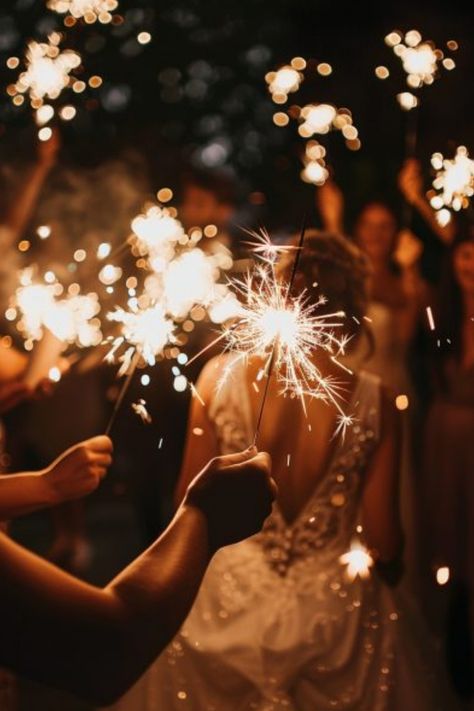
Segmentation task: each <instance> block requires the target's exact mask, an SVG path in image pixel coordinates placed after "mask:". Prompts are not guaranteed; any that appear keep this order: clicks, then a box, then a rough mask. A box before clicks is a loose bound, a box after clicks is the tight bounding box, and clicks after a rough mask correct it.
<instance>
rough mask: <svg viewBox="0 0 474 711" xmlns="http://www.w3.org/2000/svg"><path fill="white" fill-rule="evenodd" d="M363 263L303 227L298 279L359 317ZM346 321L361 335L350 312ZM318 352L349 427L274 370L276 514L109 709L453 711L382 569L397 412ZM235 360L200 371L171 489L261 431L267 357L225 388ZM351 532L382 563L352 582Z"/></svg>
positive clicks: (214, 576) (372, 382)
mask: <svg viewBox="0 0 474 711" xmlns="http://www.w3.org/2000/svg"><path fill="white" fill-rule="evenodd" d="M292 267H293V258H292V257H290V258H285V257H284V258H283V260H282V263H281V265H280V267H279V274H280V275H281V276H283V277H284V278H285V279H286V280H288V279H289V275H290V272H291V270H292ZM367 273H368V270H367V263H366V260H365V258H364V257H363V255H362V254H361V252H360V251H359V250H358V249H357V248H356V247H355V246H354V245H353V244H351V243H350V242H349V241H348V240H346V239H344V238H343V237H339V236H337V235H335V234H332V233H318V232H315V231H308V232H307V233H306V239H305V245H304V250H303V251H302V252H301V255H300V261H299V265H298V272H297V275H296V279H295V283H294V287H295V291H296V293H301V292H302V291H303V290H304V289H305V290H306V291H307V294H308V299H309V300H310V302H311V303H317V302H318V298H319V296H320V294H324V296H326V297H327V299H328V303H327V307H326V308H327V309H328V310H329V311H330V312H333V311H338V310H344V311H345V312H346V313H348V314H351V315H353V316H354V317H357V320H358V321H359V322H361V323H363V317H364V314H365V310H366V306H367V296H366V278H367ZM315 284H317V287H315ZM320 313H322V312H321V311H320ZM347 324H348V326H347V327H348V328H349V330H350V332H351V333H352V335H354V337H355V335H356V332H357V330H358V329H357V326H356V322H355V321H354V320H348V322H347ZM311 357H312V359H313V361H314V363H315V364H317V367H318V368H319V369H320V371H321V373H322V375H323V377H328V378H336V379H337V381H338V383H339V384H340V385H341V387H342V388H344V390H345V392H346V393H347V403H346V409H347V412H348V413H350V414H351V415H353V416H354V422H355V424H354V426H353V427H350V428H349V429H348V431H347V432H346V433H345V436H343V435H342V434H341V433H340V432H339V433H336V434H335V429H336V426H337V412H335V409H334V408H332V407H331V406H330V405H328V404H327V403H325V402H323V401H322V400H320V399H317V398H313V399H311V398H310V397H308V398H307V400H306V412H305V413H304V412H303V409H302V407H301V403H300V402H299V399H298V398H291V397H286V398H284V397H281V396H279V391H280V384H279V383H277V382H275V380H276V379H275V378H273V379H272V380H271V381H270V382H269V383H268V401H267V404H266V408H265V414H264V417H263V420H262V422H261V427H260V430H259V441H260V442H261V443H262V446H264V447H265V448H267V449H268V451H269V452H270V454H271V457H272V462H273V472H274V477H275V479H276V481H277V484H278V494H277V500H276V504H275V505H274V509H273V512H272V515H271V516H270V518H269V519H268V520H267V521H266V523H265V526H264V528H263V531H262V532H261V533H259V534H257V535H256V536H255V537H253V538H251V539H249V540H248V541H244V542H242V543H239V544H237V545H235V546H232V547H229V548H228V549H226V550H222V551H220V552H219V553H218V554H217V555H216V557H215V558H214V560H213V561H212V564H211V566H210V567H209V569H208V571H207V573H206V576H205V578H204V581H203V584H202V587H201V589H200V591H199V594H198V596H197V598H196V601H195V603H194V606H193V608H192V610H191V612H190V614H189V616H188V618H187V620H186V621H185V623H184V625H183V627H182V629H181V631H180V633H179V634H178V635H177V636H176V637H175V639H174V640H173V642H172V643H171V644H170V645H169V647H168V648H167V650H166V652H165V653H164V654H163V655H162V656H161V657H160V658H159V659H158V660H157V662H156V663H155V664H154V665H153V667H151V669H150V670H149V671H148V672H147V674H145V676H144V677H143V679H141V680H140V682H139V683H138V684H137V685H136V686H135V687H134V688H133V689H132V690H131V691H130V692H129V694H127V695H126V696H125V697H124V698H123V699H122V700H121V701H120V702H119V703H118V704H116V705H115V706H114V711H158V710H161V709H166V711H172V710H173V709H181V708H183V707H186V708H187V709H189V711H202V709H216V711H217V710H218V711H224V710H225V709H229V710H230V709H233V710H235V709H242V710H243V709H261V710H262V711H263V710H265V711H277V709H282V710H283V709H295V710H296V709H297V710H298V711H306V710H307V711H314V710H315V709H330V708H347V709H348V708H354V709H356V708H357V709H358V710H360V711H362V709H367V710H369V709H370V711H381V710H384V711H385V710H386V709H389V708H390V709H397V710H400V711H401V710H402V709H403V710H404V711H423V709H426V711H428V710H429V711H433V709H436V708H441V709H444V710H445V711H447V709H448V706H447V705H443V695H442V693H441V692H440V691H439V689H438V687H437V684H436V674H437V666H436V662H435V661H434V657H433V655H432V653H431V652H430V651H428V647H429V645H428V644H426V645H423V642H422V639H423V634H424V631H423V630H424V628H423V625H422V621H421V619H420V618H419V617H417V616H416V613H415V612H413V613H412V611H411V609H412V605H411V601H409V600H406V599H405V598H404V597H403V595H401V594H398V592H397V591H395V590H393V589H392V588H391V587H390V584H389V582H388V581H390V580H391V581H392V584H393V583H395V581H396V580H397V579H398V578H399V574H400V573H399V570H398V567H399V564H398V561H399V557H400V551H401V546H402V531H401V527H400V520H399V515H398V474H399V467H398V457H399V449H400V440H399V430H400V424H399V416H398V413H397V411H396V410H395V408H394V405H393V400H391V398H389V397H388V396H387V394H386V393H385V390H384V389H383V388H382V386H381V383H380V378H378V377H376V376H374V375H371V374H369V373H367V372H363V371H360V372H357V374H356V375H355V377H353V378H351V379H349V378H348V376H347V374H346V375H345V374H344V371H341V369H339V368H338V367H337V366H336V364H335V363H334V362H333V361H332V360H331V358H330V357H329V355H328V354H327V353H326V352H325V351H323V350H322V349H319V350H317V349H316V350H315V352H314V353H313V354H312V355H311ZM230 358H232V354H227V355H222V356H219V357H217V358H216V359H214V360H212V361H210V362H209V363H208V364H207V365H206V366H205V368H204V370H203V372H202V374H201V376H200V378H199V381H198V383H197V387H198V390H199V392H200V393H201V395H202V398H203V402H204V403H205V404H202V403H200V402H199V401H198V400H195V401H194V402H193V404H192V407H191V412H190V417H189V422H188V436H187V441H186V451H185V457H184V463H183V467H182V471H181V477H180V481H179V485H178V489H177V496H176V498H177V500H179V498H180V497H181V495H182V493H183V491H185V490H186V486H187V485H188V482H189V480H190V479H191V478H192V472H193V470H194V469H195V467H199V466H200V465H201V464H202V463H203V462H204V461H206V459H207V458H208V457H212V456H215V455H217V454H223V453H229V452H234V451H238V450H239V449H240V448H242V446H244V444H245V443H248V442H249V441H252V440H253V437H254V433H255V428H256V422H257V419H258V413H259V408H260V404H261V397H262V394H261V392H260V394H258V393H256V392H255V389H254V388H253V387H252V384H253V383H254V382H255V379H256V378H257V379H258V373H259V372H260V370H261V368H262V364H263V360H262V359H260V358H251V359H250V361H249V362H248V363H245V364H244V363H243V362H242V361H240V362H239V364H238V365H237V366H235V367H234V370H233V372H231V374H230V376H229V377H228V378H227V379H226V380H225V381H224V383H223V384H222V385H221V386H219V388H218V389H217V390H216V382H219V379H220V376H221V375H222V373H223V370H224V369H225V368H226V366H227V365H228V364H229V359H230ZM234 365H235V364H234ZM341 373H342V376H341ZM260 390H262V389H260ZM289 459H290V462H289ZM356 539H359V540H360V541H361V542H363V545H365V546H366V547H367V548H366V549H365V550H366V552H367V553H368V551H369V550H370V558H369V560H371V561H375V566H374V568H373V569H372V570H371V571H370V574H369V570H368V568H367V570H366V571H365V572H366V573H367V577H366V576H365V575H364V576H363V577H359V576H357V575H355V576H354V579H351V576H349V575H348V572H347V570H346V568H345V565H344V564H343V561H344V559H345V556H346V555H347V554H348V552H349V551H350V550H351V547H352V545H353V543H354V541H355V540H356ZM362 550H364V549H362ZM357 554H358V553H356V555H357ZM430 665H432V666H430ZM452 708H453V707H451V706H450V707H449V709H450V711H452Z"/></svg>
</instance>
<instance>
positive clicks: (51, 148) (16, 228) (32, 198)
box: [3, 131, 60, 247]
mask: <svg viewBox="0 0 474 711" xmlns="http://www.w3.org/2000/svg"><path fill="white" fill-rule="evenodd" d="M59 148H60V139H59V133H58V132H57V131H54V132H53V135H52V137H51V138H50V139H49V141H46V142H39V143H38V158H37V161H36V163H35V164H34V165H33V167H32V168H31V169H30V171H29V172H28V174H27V175H26V177H25V180H24V183H23V185H22V186H21V188H20V190H19V192H18V195H16V197H15V199H14V200H13V202H12V205H11V207H10V210H9V211H8V212H7V214H6V215H5V218H4V220H3V224H4V226H5V227H6V228H7V230H8V234H9V241H10V244H9V245H4V246H7V247H8V246H11V245H13V244H14V243H15V242H16V241H18V240H19V239H21V237H22V236H23V234H24V231H25V229H26V227H27V226H28V223H29V221H30V219H31V217H32V215H33V212H34V210H35V208H36V204H37V202H38V198H39V196H40V193H41V190H42V188H43V185H44V183H45V181H46V179H47V177H48V175H49V173H50V171H51V169H52V167H53V166H54V164H55V162H56V158H57V154H58V151H59Z"/></svg>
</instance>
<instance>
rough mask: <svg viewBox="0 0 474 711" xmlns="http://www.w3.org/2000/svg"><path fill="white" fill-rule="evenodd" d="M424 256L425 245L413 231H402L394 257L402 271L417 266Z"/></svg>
mask: <svg viewBox="0 0 474 711" xmlns="http://www.w3.org/2000/svg"><path fill="white" fill-rule="evenodd" d="M422 254H423V243H422V242H421V240H419V239H418V237H416V235H414V234H413V232H412V231H411V230H402V231H401V232H400V234H399V235H398V241H397V246H396V248H395V252H394V254H393V257H394V259H395V261H396V262H397V264H398V265H399V266H400V267H401V268H402V269H411V268H412V267H414V266H416V264H417V262H418V260H419V259H420V257H421V255H422Z"/></svg>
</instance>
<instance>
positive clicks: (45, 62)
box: [7, 32, 102, 140]
mask: <svg viewBox="0 0 474 711" xmlns="http://www.w3.org/2000/svg"><path fill="white" fill-rule="evenodd" d="M61 40H62V36H61V34H59V33H58V32H52V33H51V34H50V35H49V36H48V39H47V41H46V42H36V41H35V40H31V41H30V42H28V44H27V48H26V54H25V62H24V63H25V70H24V71H22V72H21V73H20V75H19V77H18V79H17V81H16V82H15V83H14V84H10V85H9V86H8V87H7V93H8V94H9V95H10V96H11V97H12V101H13V103H14V104H15V105H16V106H20V105H21V104H22V103H23V102H24V100H25V99H24V96H25V94H28V96H29V99H30V103H31V106H32V108H33V109H34V110H35V119H36V123H37V124H38V126H42V127H43V128H42V129H40V131H39V137H40V139H41V140H48V138H49V137H50V135H51V129H50V128H47V127H46V124H48V123H50V122H51V120H52V119H53V117H54V116H55V115H56V113H57V115H58V116H59V118H60V119H62V120H63V121H70V120H71V119H73V118H74V116H75V115H76V109H75V108H74V106H71V105H65V106H62V107H61V108H60V109H59V111H58V112H56V109H55V108H54V107H53V106H52V104H51V103H48V102H56V101H57V100H58V99H59V97H60V95H61V94H62V92H63V91H64V90H65V89H68V88H71V89H72V90H73V91H74V93H81V92H82V91H84V90H85V89H86V83H85V82H84V81H80V80H78V79H77V78H76V76H75V75H74V72H75V71H76V70H78V69H79V68H80V66H81V62H82V59H81V55H80V54H79V53H78V52H76V51H73V50H71V49H63V50H61V49H60V47H59V45H60V43H61ZM13 60H14V61H13ZM7 65H8V66H10V67H12V68H14V67H16V66H17V65H18V60H16V59H15V58H10V59H9V60H8V61H7ZM101 83H102V79H101V78H100V77H98V76H95V77H91V78H90V79H89V86H91V87H92V88H97V87H98V86H100V84H101Z"/></svg>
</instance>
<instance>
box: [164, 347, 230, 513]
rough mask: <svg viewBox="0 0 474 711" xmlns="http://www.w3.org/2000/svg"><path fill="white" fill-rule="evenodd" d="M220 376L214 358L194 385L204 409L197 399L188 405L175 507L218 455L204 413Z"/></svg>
mask: <svg viewBox="0 0 474 711" xmlns="http://www.w3.org/2000/svg"><path fill="white" fill-rule="evenodd" d="M219 373H220V367H219V358H213V359H212V360H210V361H209V363H207V364H206V366H205V367H204V368H203V371H202V373H201V375H200V376H199V379H198V381H197V384H196V389H197V391H198V393H199V395H200V396H201V398H202V400H203V402H204V405H203V404H202V402H200V400H199V399H198V398H197V397H195V398H193V400H192V402H191V408H190V412H189V419H188V429H187V433H186V444H185V449H184V457H183V464H182V466H181V472H180V475H179V479H178V483H177V486H176V492H175V503H176V506H178V505H179V503H180V502H181V501H182V500H183V496H184V494H185V492H186V489H187V487H188V484H189V483H190V482H191V481H192V479H193V477H194V475H195V473H196V472H197V471H199V470H200V469H202V467H203V466H204V465H205V463H206V462H208V461H209V460H210V459H212V457H216V456H217V454H218V453H219V449H218V445H217V440H216V435H215V431H214V426H213V424H212V422H211V421H210V419H209V416H208V413H207V403H208V402H209V401H210V399H211V397H212V393H213V389H214V388H215V384H216V380H217V378H218V375H219ZM196 432H197V433H198V434H196Z"/></svg>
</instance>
